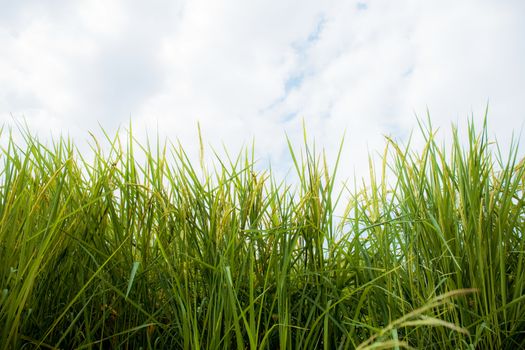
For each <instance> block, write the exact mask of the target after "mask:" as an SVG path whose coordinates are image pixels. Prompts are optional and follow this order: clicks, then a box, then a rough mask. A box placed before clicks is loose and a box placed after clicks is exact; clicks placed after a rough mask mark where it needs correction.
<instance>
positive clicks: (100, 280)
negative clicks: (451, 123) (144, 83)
mask: <svg viewBox="0 0 525 350" xmlns="http://www.w3.org/2000/svg"><path fill="white" fill-rule="evenodd" d="M420 126H421V128H420V132H421V133H422V135H423V136H424V137H425V140H426V145H425V147H424V148H422V149H420V150H413V149H412V147H411V146H410V145H401V144H397V143H396V142H394V141H393V140H390V139H386V140H385V152H384V158H383V159H382V160H381V162H380V164H379V166H378V167H374V166H371V167H370V179H369V180H368V181H364V182H363V184H367V185H359V184H360V183H361V181H354V182H352V183H347V184H346V186H340V180H339V179H338V178H337V177H336V170H337V167H338V166H340V164H341V163H342V162H345V159H344V157H341V155H340V154H339V156H338V157H337V162H336V163H335V164H332V165H330V166H328V165H327V162H326V160H325V158H324V156H323V153H318V152H316V151H315V150H314V149H313V148H312V147H310V146H309V143H308V141H307V140H306V137H305V143H304V145H303V146H302V147H300V149H297V148H295V149H294V147H292V145H291V143H289V144H290V154H291V156H292V158H293V160H294V171H295V172H296V174H297V176H298V179H299V180H298V182H297V183H294V184H291V183H290V184H289V183H286V182H284V181H281V180H279V179H276V178H275V177H274V176H273V175H272V172H271V170H270V169H268V170H266V171H261V170H257V167H256V166H255V163H256V162H255V161H256V160H255V159H254V152H253V148H252V149H249V148H247V149H245V150H243V151H242V152H241V153H240V154H238V155H234V156H225V157H222V158H221V157H217V159H216V160H215V166H214V167H211V168H207V167H206V166H205V165H204V164H203V162H192V161H191V160H190V157H189V156H188V155H187V154H186V153H185V151H184V148H183V147H182V146H180V145H174V144H171V143H169V142H168V143H160V142H156V143H154V144H139V143H138V142H136V141H135V140H134V139H133V135H132V132H128V133H118V134H116V135H107V134H106V139H105V140H99V141H100V142H104V143H106V144H109V146H110V147H101V146H99V144H98V142H97V141H96V140H95V141H94V142H93V147H92V153H91V154H81V153H80V152H79V151H78V149H77V147H76V145H75V144H74V142H73V141H72V140H70V139H67V138H56V139H55V140H54V141H53V142H51V143H50V144H49V143H47V144H46V143H44V142H41V141H39V139H38V138H37V137H35V136H33V135H32V134H31V132H30V131H28V130H26V129H22V130H19V131H17V132H20V133H21V134H22V136H23V141H15V138H14V137H13V134H12V133H11V132H10V131H9V130H5V129H4V130H3V132H2V133H1V138H2V139H3V140H4V141H5V145H4V146H3V148H2V150H1V151H0V164H1V166H0V293H1V294H0V349H361V350H363V349H404V348H416V349H513V350H514V349H519V348H525V259H524V256H525V240H524V238H523V233H524V232H525V158H523V155H520V154H519V152H518V147H517V145H516V144H513V145H512V146H511V147H510V149H508V150H501V149H499V147H498V145H497V143H494V142H492V141H491V140H489V138H488V135H487V126H486V124H484V125H482V126H481V128H480V129H476V127H475V126H474V125H473V124H472V123H471V124H470V125H469V128H468V139H467V140H460V138H459V136H458V135H459V133H458V131H457V130H456V128H454V127H452V131H451V132H452V135H454V137H453V139H452V142H451V144H449V145H446V146H440V145H438V143H437V142H436V141H435V130H433V129H432V128H430V127H427V126H426V125H424V124H420ZM440 132H442V131H440ZM447 132H448V130H447ZM201 143H202V140H201ZM371 164H372V163H371ZM387 173H390V175H389V176H386V174H387ZM338 181H339V182H338ZM336 189H337V190H336ZM338 213H343V215H339V214H338Z"/></svg>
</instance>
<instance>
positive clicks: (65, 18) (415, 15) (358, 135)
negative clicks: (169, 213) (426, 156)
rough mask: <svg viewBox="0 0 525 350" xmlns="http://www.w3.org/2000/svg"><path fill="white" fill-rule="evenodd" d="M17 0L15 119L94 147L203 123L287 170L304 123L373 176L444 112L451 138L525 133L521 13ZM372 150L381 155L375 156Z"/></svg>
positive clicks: (189, 142) (10, 41)
mask: <svg viewBox="0 0 525 350" xmlns="http://www.w3.org/2000/svg"><path fill="white" fill-rule="evenodd" d="M68 4H69V5H68V6H64V4H63V2H59V1H46V2H37V1H28V2H15V3H12V4H9V5H6V6H4V7H3V11H2V14H0V46H1V47H2V53H1V54H0V121H2V122H4V123H11V116H10V114H11V113H12V114H13V115H14V116H15V117H20V116H22V115H24V116H25V117H26V118H27V121H28V123H29V124H30V125H32V127H33V128H35V129H37V130H38V131H39V132H40V133H41V134H47V132H48V130H49V129H51V128H52V130H53V131H57V130H63V131H69V133H70V134H71V135H72V136H73V137H76V138H78V139H80V141H82V140H85V139H87V138H88V136H87V130H93V129H98V123H99V122H100V123H101V125H103V126H104V127H106V128H107V129H108V131H110V132H112V131H114V130H115V128H116V127H117V126H118V125H123V126H124V127H125V126H126V125H127V121H128V119H129V118H131V119H132V120H133V121H134V123H135V130H138V132H139V133H140V132H143V131H144V130H146V129H148V130H149V131H150V132H155V131H156V128H157V127H158V128H159V131H160V134H161V135H163V136H169V137H170V138H171V139H175V138H179V139H181V141H182V142H183V144H184V145H185V146H186V147H188V149H190V150H196V147H197V142H196V135H197V130H196V123H197V121H200V123H201V126H202V129H203V132H204V135H205V138H206V140H207V141H208V142H209V143H211V144H212V145H213V146H215V147H216V148H220V147H221V146H220V145H221V142H222V141H224V142H225V144H226V145H227V147H228V148H230V149H231V150H232V152H233V153H234V152H236V151H237V150H238V149H239V147H240V146H241V144H243V143H244V144H247V143H250V142H251V140H252V138H253V137H255V140H256V148H257V151H258V155H259V156H260V157H263V158H264V159H266V158H270V159H271V160H272V162H273V168H274V169H276V168H277V169H280V170H281V171H283V170H282V169H286V168H287V167H288V166H289V165H290V163H289V157H288V156H287V151H286V140H285V137H284V132H285V131H286V132H287V133H288V135H289V136H290V137H291V138H292V141H293V142H294V143H295V144H300V142H301V137H302V131H301V128H302V120H303V118H304V120H305V122H306V126H307V128H308V131H309V134H310V135H311V136H312V137H315V138H316V141H317V142H316V143H317V145H318V146H324V147H325V148H327V154H328V155H329V158H331V159H332V160H333V158H334V157H335V153H336V149H337V146H338V143H339V141H340V137H341V136H342V133H343V131H344V130H345V129H346V130H347V142H346V145H347V146H346V149H345V156H346V157H345V159H344V162H343V165H342V170H343V171H344V172H345V173H346V174H347V175H348V174H351V173H352V172H353V169H354V167H355V168H356V172H357V173H358V174H359V175H363V174H365V173H366V170H365V169H366V168H367V163H366V158H367V150H377V151H380V150H381V149H382V147H383V145H384V140H383V136H382V135H383V134H391V135H393V136H394V137H396V138H398V139H401V140H405V139H406V138H407V137H408V134H409V132H410V130H411V129H412V128H414V127H415V126H416V120H415V118H414V112H416V113H417V114H418V115H419V116H420V117H424V114H425V112H426V107H427V106H428V108H429V110H430V113H431V116H432V120H433V122H434V124H435V125H437V126H441V127H442V132H443V133H448V131H449V130H450V129H449V124H450V122H451V121H453V122H460V124H462V125H464V124H465V123H464V121H466V118H467V117H468V116H469V115H470V114H471V113H474V116H475V117H476V119H478V120H479V119H480V118H481V117H482V114H483V111H484V108H485V104H486V103H487V101H490V112H489V125H490V126H491V133H495V134H497V135H498V137H499V139H500V141H503V142H504V143H505V142H507V140H506V139H507V138H508V137H509V136H510V133H511V132H512V130H516V131H519V129H520V128H521V127H522V126H523V125H522V124H523V120H524V119H525V118H524V113H523V109H522V106H521V104H522V101H525V87H524V86H523V81H525V66H524V65H523V64H522V62H523V61H524V60H525V42H524V41H523V40H522V36H523V33H525V23H523V22H522V21H521V18H522V17H523V15H524V14H525V5H523V4H522V2H521V1H517V0H516V1H506V2H501V1H500V2H497V1H489V0H484V1H463V2H459V3H458V2H453V1H439V2H438V1H426V2H420V1H409V0H406V1H397V2H392V1H386V0H378V1H359V2H357V1H356V2H347V1H327V2H323V3H321V2H318V1H303V2H300V3H299V2H297V3H292V2H277V1H275V2H268V1H251V2H234V1H222V2H214V1H203V0H194V1H188V2H180V3H177V4H174V2H168V1H155V2H147V3H145V2H140V1H79V2H72V3H68ZM367 147H368V149H367Z"/></svg>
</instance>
